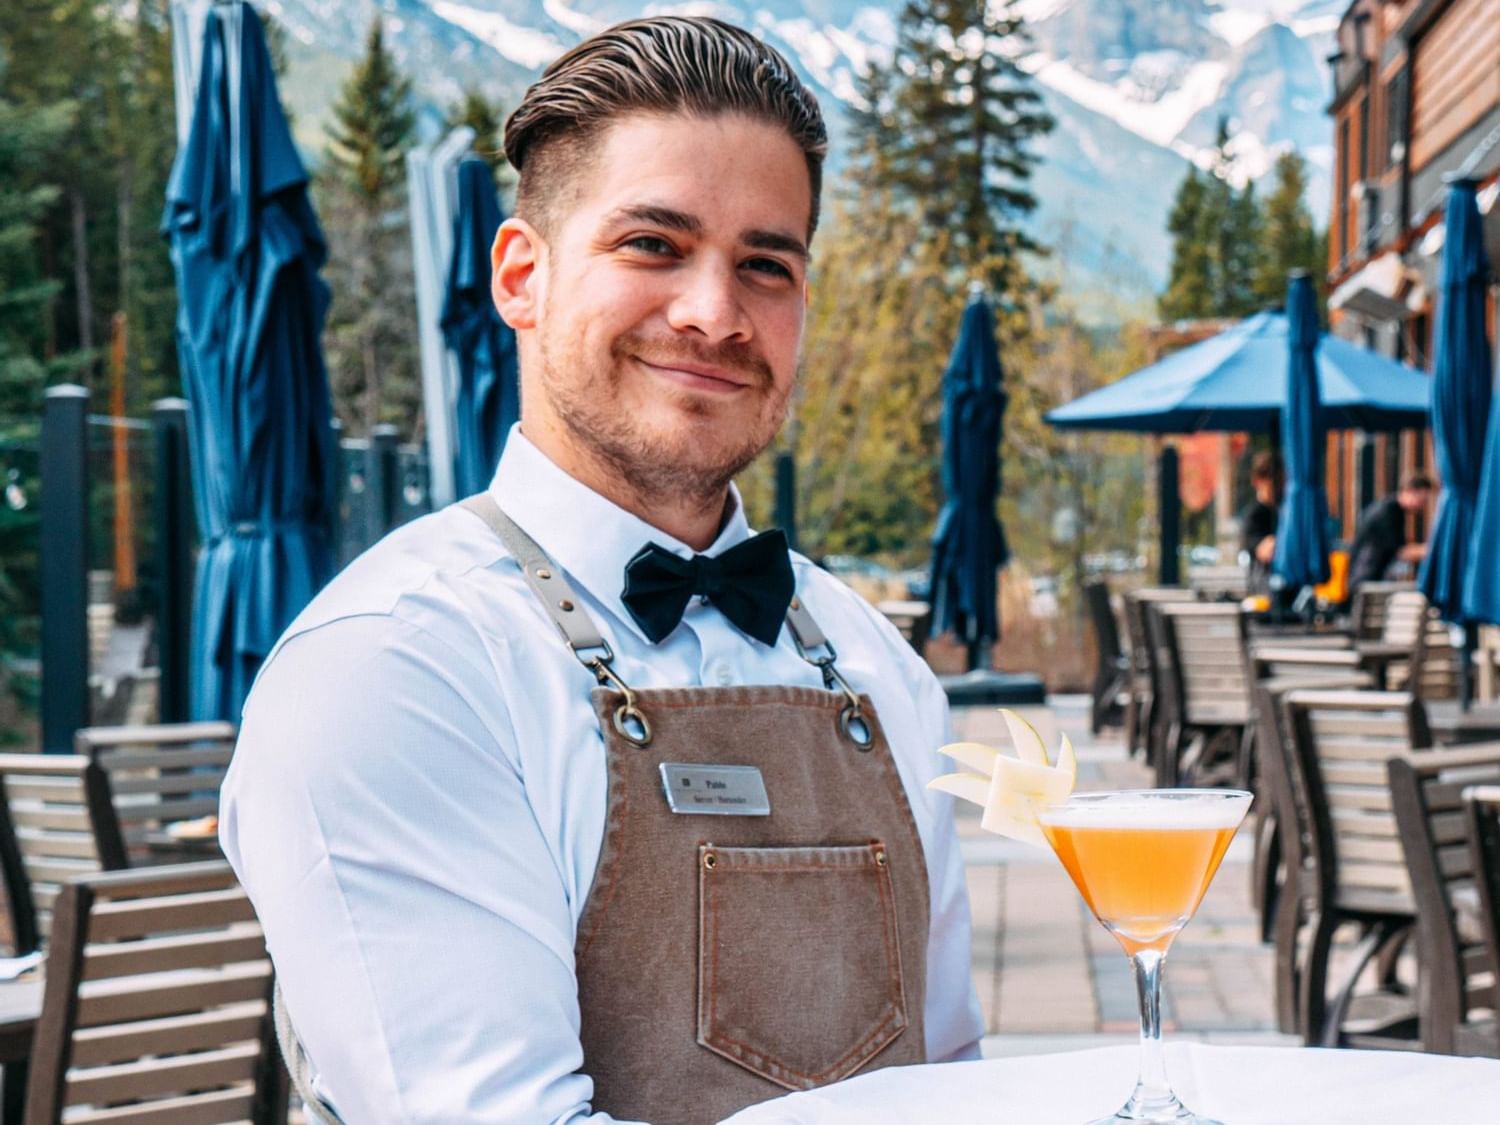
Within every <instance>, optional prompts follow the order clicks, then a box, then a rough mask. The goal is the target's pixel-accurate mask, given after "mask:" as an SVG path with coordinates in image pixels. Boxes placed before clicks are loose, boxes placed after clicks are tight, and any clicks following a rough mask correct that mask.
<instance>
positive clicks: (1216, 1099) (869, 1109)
mask: <svg viewBox="0 0 1500 1125" xmlns="http://www.w3.org/2000/svg"><path fill="white" fill-rule="evenodd" d="M1166 1053H1167V1073H1168V1075H1169V1076H1170V1077H1171V1079H1172V1082H1173V1085H1174V1086H1175V1088H1176V1090H1177V1093H1178V1094H1179V1095H1180V1096H1181V1097H1182V1099H1183V1101H1184V1102H1186V1103H1187V1105H1188V1108H1190V1109H1192V1110H1194V1111H1195V1112H1197V1113H1204V1114H1210V1115H1212V1116H1214V1117H1217V1118H1219V1119H1220V1120H1222V1121H1224V1122H1226V1125H1412V1123H1413V1122H1430V1123H1431V1125H1439V1123H1441V1125H1450V1123H1452V1125H1457V1123H1459V1122H1471V1121H1472V1122H1478V1121H1494V1120H1495V1119H1496V1105H1497V1103H1500V1061H1497V1060H1494V1059H1459V1058H1451V1057H1447V1056H1441V1055H1419V1054H1407V1053H1404V1052H1399V1051H1325V1050H1314V1049H1309V1048H1302V1047H1220V1046H1208V1045H1205V1044H1202V1043H1173V1042H1171V1041H1170V1040H1169V1041H1168V1044H1167V1047H1166ZM1136 1055H1137V1052H1136V1048H1134V1047H1103V1048H1099V1049H1096V1050H1090V1051H1074V1052H1070V1053H1068V1054H1057V1055H1030V1056H1021V1057H1013V1058H1004V1059H988V1060H985V1061H983V1062H967V1063H949V1064H946V1065H942V1066H913V1067H892V1068H889V1069H887V1070H878V1071H874V1072H872V1073H870V1074H868V1075H863V1076H858V1077H855V1078H851V1079H849V1080H847V1081H845V1082H840V1083H836V1084H834V1085H832V1086H825V1087H823V1088H822V1089H821V1090H811V1091H808V1092H806V1093H799V1094H790V1095H787V1096H786V1097H784V1098H777V1099H775V1100H773V1101H769V1102H763V1103H762V1104H760V1105H757V1106H751V1107H750V1108H749V1109H745V1110H741V1111H740V1112H739V1113H737V1114H735V1115H734V1116H733V1117H731V1118H729V1119H728V1121H727V1122H725V1125H912V1123H915V1122H942V1123H944V1125H968V1123H970V1122H972V1123H974V1125H1083V1122H1086V1121H1091V1120H1094V1119H1096V1118H1099V1117H1102V1116H1106V1115H1108V1114H1110V1113H1113V1112H1114V1111H1115V1110H1117V1109H1118V1108H1119V1107H1120V1105H1121V1104H1122V1103H1123V1102H1124V1101H1125V1099H1126V1097H1128V1096H1129V1094H1130V1090H1131V1087H1132V1086H1133V1085H1134V1082H1135V1073H1136Z"/></svg>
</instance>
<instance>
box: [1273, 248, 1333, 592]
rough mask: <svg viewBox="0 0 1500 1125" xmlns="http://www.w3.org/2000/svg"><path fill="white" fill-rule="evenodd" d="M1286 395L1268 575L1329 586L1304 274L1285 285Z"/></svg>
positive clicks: (1313, 341)
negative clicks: (1282, 483) (1282, 491)
mask: <svg viewBox="0 0 1500 1125" xmlns="http://www.w3.org/2000/svg"><path fill="white" fill-rule="evenodd" d="M1286 315H1287V344H1288V351H1287V380H1286V386H1287V396H1286V402H1285V403H1284V404H1283V406H1282V408H1281V447H1282V457H1283V459H1284V460H1285V463H1286V495H1285V496H1284V497H1283V498H1282V501H1281V511H1280V514H1279V516H1278V518H1277V522H1276V555H1275V557H1274V558H1273V559H1272V562H1271V570H1272V573H1274V574H1278V575H1280V576H1281V578H1282V579H1283V580H1284V581H1285V582H1286V585H1287V586H1288V587H1289V588H1290V589H1292V590H1296V589H1300V588H1301V587H1303V586H1309V585H1312V584H1314V583H1318V582H1327V581H1328V495H1327V493H1326V492H1325V490H1324V488H1323V451H1324V436H1323V435H1324V432H1325V431H1324V429H1323V427H1322V426H1321V425H1320V424H1319V422H1320V411H1319V409H1318V377H1317V361H1316V359H1315V358H1314V357H1315V355H1316V352H1317V348H1318V304H1317V298H1316V297H1315V296H1314V295H1313V287H1312V282H1311V281H1310V280H1309V279H1308V277H1307V275H1306V274H1305V273H1303V274H1298V275H1296V276H1294V277H1293V278H1292V279H1291V282H1290V284H1288V286H1287V298H1286Z"/></svg>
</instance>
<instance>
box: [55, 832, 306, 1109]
mask: <svg viewBox="0 0 1500 1125" xmlns="http://www.w3.org/2000/svg"><path fill="white" fill-rule="evenodd" d="M271 989H272V976H271V962H270V960H269V958H268V957H267V955H266V948H265V937H264V935H263V934H262V932H261V928H260V924H259V923H258V922H257V921H256V918H255V912H254V910H253V909H252V908H251V905H250V900H249V899H248V898H247V897H246V895H245V893H244V891H243V889H241V887H240V886H239V884H238V883H237V882H236V880H235V877H234V873H233V872H232V871H231V870H230V869H229V865H228V864H226V863H223V862H209V863H199V864H184V865H180V866H170V867H155V868H146V869H142V870H137V871H117V872H106V873H99V874H95V875H88V876H83V877H81V878H79V879H76V880H74V881H73V882H71V883H69V884H68V885H67V886H66V888H65V889H64V890H63V892H62V895H61V897H60V898H59V899H58V904H57V912H56V917H55V921H54V925H53V936H52V950H51V954H50V956H49V957H48V964H47V980H46V986H45V993H44V998H43V1005H42V1017H41V1020H40V1022H39V1023H38V1026H37V1035H36V1043H35V1047H34V1049H33V1055H32V1065H31V1081H30V1085H29V1088H28V1091H27V1102H26V1120H27V1121H28V1122H30V1123H31V1125H53V1123H57V1122H64V1121H65V1122H68V1123H69V1125H89V1123H96V1122H97V1123H99V1125H103V1123H105V1122H111V1123H115V1125H122V1123H127V1122H128V1123H131V1125H155V1123H160V1125H173V1123H187V1122H192V1123H197V1125H216V1123H221V1122H223V1123H228V1122H251V1123H253V1125H273V1123H274V1125H282V1123H284V1122H285V1121H286V1117H287V1101H288V1092H287V1081H286V1078H285V1071H284V1069H283V1067H282V1066H281V1062H280V1057H279V1055H278V1053H277V1050H276V1045H275V1037H274V1030H273V1027H272V1021H271V1009H270V1002H271Z"/></svg>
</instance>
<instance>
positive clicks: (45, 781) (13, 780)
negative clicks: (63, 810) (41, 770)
mask: <svg viewBox="0 0 1500 1125" xmlns="http://www.w3.org/2000/svg"><path fill="white" fill-rule="evenodd" d="M5 793H6V796H7V797H8V798H9V799H10V800H11V801H12V802H15V801H36V802H39V803H42V804H48V805H79V806H81V805H83V804H84V803H85V797H84V792H83V779H82V777H79V776H76V775H75V776H73V777H46V776H42V777H8V778H6V780H5Z"/></svg>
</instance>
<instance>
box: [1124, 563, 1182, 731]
mask: <svg viewBox="0 0 1500 1125" xmlns="http://www.w3.org/2000/svg"><path fill="white" fill-rule="evenodd" d="M1197 600H1198V599H1197V597H1196V595H1194V594H1193V592H1192V591H1191V590H1184V589H1182V588H1181V587H1179V586H1148V587H1145V588H1143V589H1140V590H1133V591H1130V592H1128V593H1126V594H1125V597H1124V603H1125V634H1126V637H1127V639H1128V640H1129V642H1130V667H1131V677H1130V689H1129V690H1130V699H1129V701H1128V702H1127V703H1126V705H1125V745H1126V747H1127V748H1128V749H1129V750H1130V752H1131V753H1132V754H1135V753H1144V754H1146V756H1147V758H1148V760H1149V759H1151V758H1153V757H1154V748H1155V746H1156V744H1157V743H1158V742H1159V741H1160V738H1159V735H1160V727H1159V724H1158V722H1157V719H1158V717H1159V712H1158V709H1157V707H1156V705H1155V704H1156V696H1157V682H1156V681H1157V660H1156V650H1155V646H1154V645H1153V644H1152V638H1151V632H1150V630H1149V628H1148V627H1147V623H1146V607H1147V606H1149V605H1154V604H1156V603H1158V602H1192V601H1197Z"/></svg>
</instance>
